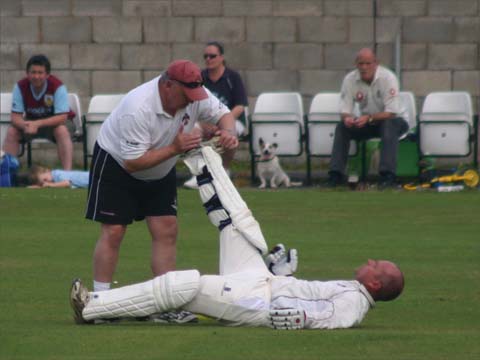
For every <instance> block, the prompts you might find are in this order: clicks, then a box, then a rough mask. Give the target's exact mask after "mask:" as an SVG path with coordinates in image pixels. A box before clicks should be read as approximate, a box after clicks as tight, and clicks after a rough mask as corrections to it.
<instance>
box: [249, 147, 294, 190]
mask: <svg viewBox="0 0 480 360" xmlns="http://www.w3.org/2000/svg"><path fill="white" fill-rule="evenodd" d="M258 145H259V146H260V159H259V160H258V161H257V174H258V177H259V178H260V182H261V183H260V186H259V188H260V189H264V188H265V187H266V186H267V181H269V182H270V187H271V188H277V187H278V186H280V185H281V184H284V185H285V187H290V186H292V185H295V186H299V185H301V183H294V184H293V183H292V182H291V181H290V177H289V176H288V175H287V174H286V173H285V171H283V169H282V167H281V165H280V161H279V159H278V156H277V155H276V149H277V147H278V145H277V144H276V143H273V144H270V143H267V142H265V141H263V139H262V138H260V139H258Z"/></svg>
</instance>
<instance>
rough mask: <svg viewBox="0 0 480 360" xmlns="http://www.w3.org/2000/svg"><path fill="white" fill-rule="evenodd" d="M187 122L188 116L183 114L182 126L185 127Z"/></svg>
mask: <svg viewBox="0 0 480 360" xmlns="http://www.w3.org/2000/svg"><path fill="white" fill-rule="evenodd" d="M189 121H190V115H188V114H187V113H185V115H183V118H182V124H183V126H187V125H188V122H189Z"/></svg>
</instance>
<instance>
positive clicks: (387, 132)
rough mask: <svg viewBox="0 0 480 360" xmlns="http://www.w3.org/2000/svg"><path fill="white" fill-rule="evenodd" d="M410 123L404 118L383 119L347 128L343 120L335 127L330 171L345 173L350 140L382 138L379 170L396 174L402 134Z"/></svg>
mask: <svg viewBox="0 0 480 360" xmlns="http://www.w3.org/2000/svg"><path fill="white" fill-rule="evenodd" d="M407 129H408V125H407V122H406V121H405V120H404V119H403V118H400V117H398V118H393V119H388V120H382V121H379V122H377V123H375V124H369V125H366V126H364V127H363V128H354V127H352V128H347V127H346V126H345V124H344V123H343V121H342V122H340V123H338V125H337V127H336V129H335V138H334V141H333V150H332V158H331V161H330V171H331V172H333V171H335V172H339V173H341V174H345V168H346V166H347V160H348V151H349V148H350V140H367V139H371V138H380V139H381V141H382V149H381V152H380V167H379V172H380V174H382V173H387V172H389V173H392V174H395V172H396V169H397V152H398V141H399V137H400V135H402V134H403V133H405V131H407Z"/></svg>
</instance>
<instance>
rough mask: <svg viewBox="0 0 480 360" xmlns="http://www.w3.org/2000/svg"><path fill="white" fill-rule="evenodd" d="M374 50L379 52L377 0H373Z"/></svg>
mask: <svg viewBox="0 0 480 360" xmlns="http://www.w3.org/2000/svg"><path fill="white" fill-rule="evenodd" d="M373 51H374V52H375V54H376V53H377V0H373Z"/></svg>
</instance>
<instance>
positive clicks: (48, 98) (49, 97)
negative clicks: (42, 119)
mask: <svg viewBox="0 0 480 360" xmlns="http://www.w3.org/2000/svg"><path fill="white" fill-rule="evenodd" d="M43 102H44V103H45V105H46V106H47V107H52V106H53V95H45V97H44V98H43Z"/></svg>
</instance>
